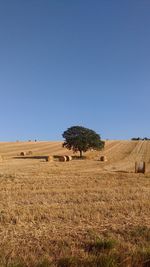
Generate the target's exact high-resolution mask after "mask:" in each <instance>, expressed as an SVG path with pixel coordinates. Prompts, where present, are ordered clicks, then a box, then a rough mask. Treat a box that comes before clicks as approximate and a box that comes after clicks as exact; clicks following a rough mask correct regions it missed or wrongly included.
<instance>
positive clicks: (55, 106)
mask: <svg viewBox="0 0 150 267" xmlns="http://www.w3.org/2000/svg"><path fill="white" fill-rule="evenodd" d="M149 14H150V1H149V0H126V1H120V0H113V1H112V0H107V1H106V0H76V1H73V0H25V1H24V0H13V1H12V0H1V1H0V100H1V101H0V103H1V104H0V114H1V115H0V140H1V141H15V140H28V139H39V140H61V139H62V136H61V134H62V132H63V131H64V130H66V129H67V128H68V127H70V126H73V125H82V126H85V127H88V128H91V129H93V130H95V131H96V132H98V133H99V134H101V137H102V138H103V139H105V138H109V139H129V138H131V137H134V136H141V137H145V136H147V137H150V124H149V114H150V108H149V101H150V15H149Z"/></svg>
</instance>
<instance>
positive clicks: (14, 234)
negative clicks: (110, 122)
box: [0, 141, 150, 267]
mask: <svg viewBox="0 0 150 267" xmlns="http://www.w3.org/2000/svg"><path fill="white" fill-rule="evenodd" d="M22 151H25V152H28V151H32V154H33V155H35V156H36V155H37V156H38V155H65V154H68V155H72V152H71V151H68V150H66V149H64V148H62V142H15V143H0V155H2V157H3V161H2V162H0V264H1V265H0V266H2V267H3V266H6V267H22V266H28V267H30V266H31V267H35V266H36V267H48V266H58V267H69V266H71V267H77V266H79V267H80V266H81V267H82V266H84V267H85V266H87V267H96V266H97V267H98V266H100V267H106V266H107V267H116V266H121V267H122V266H123V267H130V266H132V267H139V266H140V267H142V266H143V267H149V266H150V141H106V147H105V150H104V151H101V152H94V151H93V152H88V153H86V154H85V155H86V156H87V159H84V160H73V161H70V162H58V161H53V162H45V161H44V160H42V159H32V158H31V159H30V158H28V159H23V158H19V155H20V152H22ZM100 155H105V156H106V157H107V161H106V162H100V161H99V157H100ZM140 160H142V161H145V162H146V173H145V174H135V173H134V166H135V161H140ZM50 262H51V264H50Z"/></svg>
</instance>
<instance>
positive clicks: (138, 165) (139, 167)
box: [135, 161, 145, 173]
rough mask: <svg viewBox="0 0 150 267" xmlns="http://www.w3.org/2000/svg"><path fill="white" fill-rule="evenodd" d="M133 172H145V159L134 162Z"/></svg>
mask: <svg viewBox="0 0 150 267" xmlns="http://www.w3.org/2000/svg"><path fill="white" fill-rule="evenodd" d="M135 173H145V161H141V162H135Z"/></svg>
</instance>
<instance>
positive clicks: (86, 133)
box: [62, 126, 105, 157]
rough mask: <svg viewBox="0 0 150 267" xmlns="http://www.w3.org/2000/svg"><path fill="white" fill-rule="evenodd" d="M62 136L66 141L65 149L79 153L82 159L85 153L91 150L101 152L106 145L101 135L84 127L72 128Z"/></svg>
mask: <svg viewBox="0 0 150 267" xmlns="http://www.w3.org/2000/svg"><path fill="white" fill-rule="evenodd" d="M62 136H63V138H64V139H65V141H64V143H63V147H66V148H67V149H70V150H73V151H74V152H78V151H79V152H80V157H82V155H83V152H86V151H88V150H90V149H95V150H101V149H102V148H104V145H105V142H104V141H102V140H101V137H100V135H99V134H97V133H96V132H95V131H93V130H91V129H88V128H85V127H82V126H72V127H70V128H68V129H67V130H66V131H64V133H63V134H62Z"/></svg>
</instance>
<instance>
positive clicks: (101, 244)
mask: <svg viewBox="0 0 150 267" xmlns="http://www.w3.org/2000/svg"><path fill="white" fill-rule="evenodd" d="M115 244H116V241H115V240H112V239H99V238H97V239H96V240H95V241H93V242H90V243H89V244H88V245H87V251H88V252H92V253H98V252H100V251H102V250H110V249H113V248H114V246H115Z"/></svg>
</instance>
